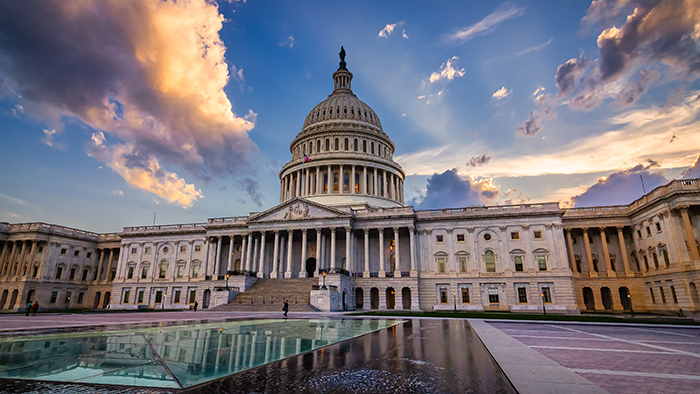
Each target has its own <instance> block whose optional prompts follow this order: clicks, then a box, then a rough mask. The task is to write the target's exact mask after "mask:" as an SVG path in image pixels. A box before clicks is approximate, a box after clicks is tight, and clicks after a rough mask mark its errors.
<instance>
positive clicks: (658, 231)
mask: <svg viewBox="0 0 700 394" xmlns="http://www.w3.org/2000/svg"><path fill="white" fill-rule="evenodd" d="M656 232H657V233H660V232H661V223H659V222H656Z"/></svg>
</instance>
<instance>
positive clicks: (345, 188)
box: [343, 172, 350, 193]
mask: <svg viewBox="0 0 700 394" xmlns="http://www.w3.org/2000/svg"><path fill="white" fill-rule="evenodd" d="M343 193H350V173H348V172H346V173H345V174H344V175H343Z"/></svg>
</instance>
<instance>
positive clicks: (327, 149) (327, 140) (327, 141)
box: [326, 138, 331, 152]
mask: <svg viewBox="0 0 700 394" xmlns="http://www.w3.org/2000/svg"><path fill="white" fill-rule="evenodd" d="M329 150H331V140H329V139H328V138H326V152H328V151H329Z"/></svg>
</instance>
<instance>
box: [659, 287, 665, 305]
mask: <svg viewBox="0 0 700 394" xmlns="http://www.w3.org/2000/svg"><path fill="white" fill-rule="evenodd" d="M659 293H661V302H663V303H664V304H665V303H666V294H664V288H663V287H661V286H659Z"/></svg>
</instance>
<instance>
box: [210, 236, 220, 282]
mask: <svg viewBox="0 0 700 394" xmlns="http://www.w3.org/2000/svg"><path fill="white" fill-rule="evenodd" d="M221 241H222V237H221V236H219V237H217V240H216V254H215V255H214V272H213V273H212V275H213V276H214V279H216V277H217V276H219V264H220V263H221Z"/></svg>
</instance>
